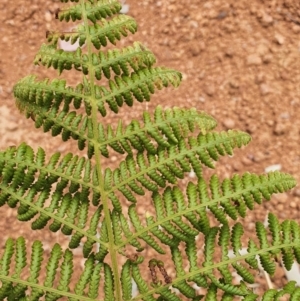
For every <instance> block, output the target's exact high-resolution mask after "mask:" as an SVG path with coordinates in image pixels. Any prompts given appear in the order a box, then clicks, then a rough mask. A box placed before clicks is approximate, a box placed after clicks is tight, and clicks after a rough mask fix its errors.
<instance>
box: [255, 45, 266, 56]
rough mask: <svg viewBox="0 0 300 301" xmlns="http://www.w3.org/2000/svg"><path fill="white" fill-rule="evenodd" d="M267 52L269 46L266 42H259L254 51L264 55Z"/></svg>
mask: <svg viewBox="0 0 300 301" xmlns="http://www.w3.org/2000/svg"><path fill="white" fill-rule="evenodd" d="M268 52H269V47H268V46H267V45H266V44H263V43H261V44H259V45H258V46H257V48H256V53H257V54H259V55H265V54H267V53H268Z"/></svg>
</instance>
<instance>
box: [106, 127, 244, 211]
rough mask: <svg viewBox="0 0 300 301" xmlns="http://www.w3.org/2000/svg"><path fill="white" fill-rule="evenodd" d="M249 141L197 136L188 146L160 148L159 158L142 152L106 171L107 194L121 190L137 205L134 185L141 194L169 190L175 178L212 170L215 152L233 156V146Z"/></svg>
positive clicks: (238, 135)
mask: <svg viewBox="0 0 300 301" xmlns="http://www.w3.org/2000/svg"><path fill="white" fill-rule="evenodd" d="M249 141H250V137H249V135H248V134H246V133H243V132H238V131H228V132H227V133H225V132H224V133H223V132H222V133H220V134H218V133H208V134H206V135H203V134H200V135H198V139H197V140H196V139H194V138H192V137H190V138H189V141H188V143H186V142H185V141H184V140H181V141H179V144H178V146H176V145H171V146H170V147H169V148H167V149H159V150H158V155H157V156H155V155H151V154H148V155H147V159H146V158H145V156H144V155H143V154H142V153H138V154H137V155H136V158H134V156H128V157H127V158H126V160H125V161H123V162H122V163H121V165H120V167H119V168H117V169H115V170H114V171H113V172H112V171H111V170H110V169H106V171H105V179H106V191H108V193H109V195H110V197H114V193H115V191H116V190H119V191H120V192H121V193H122V194H123V195H124V196H125V197H126V198H127V199H128V200H129V201H131V202H135V201H136V200H135V197H134V195H133V193H132V192H134V193H136V192H137V190H136V189H134V188H133V186H132V185H135V187H139V191H140V192H139V193H138V194H142V193H143V191H144V189H147V190H150V191H152V192H155V191H158V189H159V187H166V185H167V182H169V183H171V184H174V183H176V178H183V177H184V173H185V172H190V171H191V170H194V171H195V173H196V175H197V177H198V178H200V177H201V175H202V168H201V164H203V165H206V166H208V167H213V165H212V159H213V158H211V157H210V151H211V150H212V149H218V151H219V154H220V155H224V154H226V153H230V154H232V149H233V148H234V147H241V146H242V145H246V144H247V143H248V142H249ZM229 145H230V147H229ZM212 181H213V179H212ZM131 184H132V185H131ZM140 185H141V186H140ZM216 214H217V213H216Z"/></svg>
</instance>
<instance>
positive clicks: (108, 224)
mask: <svg viewBox="0 0 300 301" xmlns="http://www.w3.org/2000/svg"><path fill="white" fill-rule="evenodd" d="M80 3H81V7H82V17H83V21H84V27H85V34H86V45H87V51H88V58H89V63H88V64H89V68H88V69H89V75H88V76H89V83H90V88H91V106H92V113H91V116H92V125H93V136H94V137H97V135H98V121H97V120H98V108H97V104H96V101H95V100H96V95H95V74H94V72H93V63H92V53H93V47H94V46H93V44H92V41H91V37H90V34H89V31H88V26H89V21H88V18H87V14H86V10H85V5H84V4H85V0H81V1H80ZM94 151H95V160H96V171H97V176H98V180H99V188H100V192H101V202H102V205H103V211H104V216H105V224H106V228H107V233H108V251H109V254H110V258H111V263H112V270H113V276H114V291H115V301H122V295H121V282H120V275H119V268H118V258H117V256H118V253H117V250H116V249H115V245H114V234H113V229H112V221H111V216H110V209H109V203H108V197H107V193H106V192H105V190H104V178H103V175H102V165H101V152H100V149H99V148H98V147H95V148H94Z"/></svg>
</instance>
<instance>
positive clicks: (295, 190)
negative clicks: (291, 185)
mask: <svg viewBox="0 0 300 301" xmlns="http://www.w3.org/2000/svg"><path fill="white" fill-rule="evenodd" d="M293 195H294V196H298V197H300V188H296V189H294V191H293Z"/></svg>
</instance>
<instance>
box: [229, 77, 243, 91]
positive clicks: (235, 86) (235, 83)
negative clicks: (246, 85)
mask: <svg viewBox="0 0 300 301" xmlns="http://www.w3.org/2000/svg"><path fill="white" fill-rule="evenodd" d="M229 85H230V87H231V88H233V89H238V88H239V87H240V85H239V82H238V81H237V80H236V79H232V80H231V81H230V82H229Z"/></svg>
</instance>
